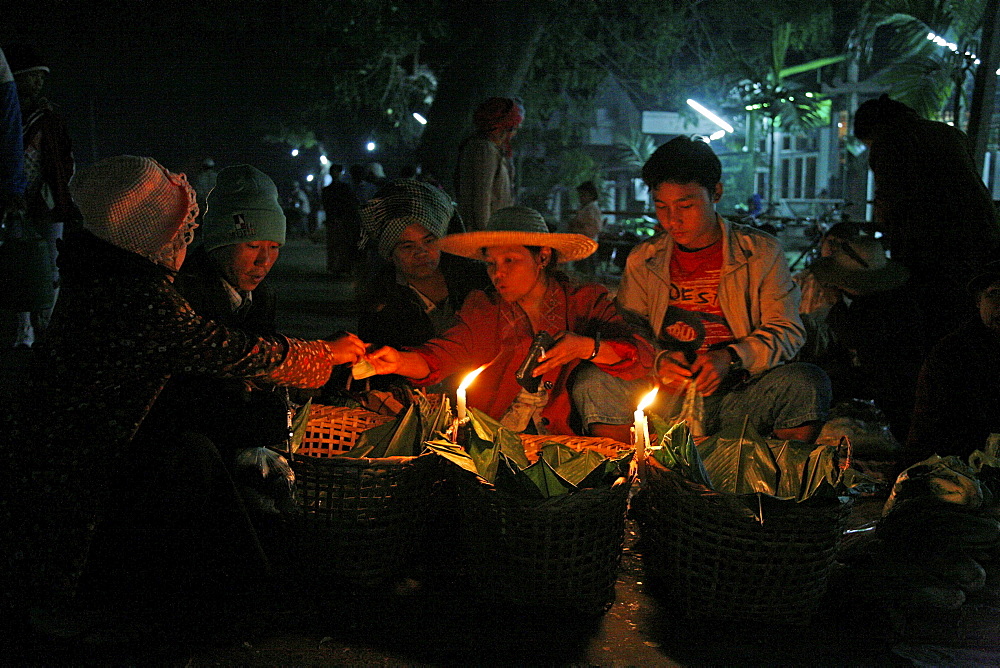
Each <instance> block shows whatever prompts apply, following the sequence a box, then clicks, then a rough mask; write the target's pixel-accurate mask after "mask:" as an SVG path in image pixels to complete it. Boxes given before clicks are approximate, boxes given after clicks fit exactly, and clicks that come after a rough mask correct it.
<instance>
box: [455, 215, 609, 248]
mask: <svg viewBox="0 0 1000 668" xmlns="http://www.w3.org/2000/svg"><path fill="white" fill-rule="evenodd" d="M437 246H438V248H440V249H441V250H443V251H445V252H446V253H451V254H453V255H461V256H462V257H471V258H473V259H476V260H482V259H483V249H484V248H490V247H493V246H547V247H549V248H553V249H555V250H556V251H557V252H558V253H559V261H560V262H573V261H575V260H582V259H583V258H585V257H589V256H590V255H591V254H593V252H594V251H596V250H597V242H596V241H594V240H593V239H590V238H589V237H586V236H584V235H582V234H568V233H564V232H549V228H548V227H547V226H546V225H545V219H544V218H542V214H540V213H538V212H537V211H535V210H534V209H529V208H528V207H526V206H509V207H507V208H505V209H500V210H499V211H497V212H496V213H494V214H493V215H492V216H491V217H490V222H489V223H487V225H486V229H485V230H479V231H476V232H463V233H461V234H449V235H448V236H446V237H444V238H442V239H439V240H438V241H437Z"/></svg>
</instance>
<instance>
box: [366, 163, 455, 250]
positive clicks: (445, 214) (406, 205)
mask: <svg viewBox="0 0 1000 668" xmlns="http://www.w3.org/2000/svg"><path fill="white" fill-rule="evenodd" d="M358 213H359V214H360V216H361V234H362V237H361V245H362V246H365V245H369V244H375V247H376V249H377V250H378V254H379V255H380V256H382V257H383V258H385V259H387V260H389V259H392V251H393V249H394V248H395V247H396V243H398V242H399V236H400V235H401V234H402V233H403V230H405V229H406V228H407V227H409V226H410V225H412V224H414V223H417V224H418V225H421V226H423V228H424V229H426V230H427V231H428V232H429V233H430V234H432V235H434V237H435V238H438V239H440V238H441V237H442V236H444V234H445V232H446V231H447V230H448V223H449V222H450V221H451V219H452V217H453V216H457V215H458V214H457V213H456V212H455V204H454V203H453V202H452V201H451V198H450V197H448V195H446V194H445V193H444V191H443V190H441V189H440V188H435V187H434V186H432V185H430V184H429V183H424V182H423V181H418V180H416V179H396V180H395V181H391V182H390V183H388V184H386V185H385V186H383V187H382V188H381V189H380V190H379V191H378V192H377V193H376V194H375V196H374V197H372V198H371V199H370V200H368V201H367V202H366V203H365V204H364V205H362V207H361V209H360V211H359V212H358Z"/></svg>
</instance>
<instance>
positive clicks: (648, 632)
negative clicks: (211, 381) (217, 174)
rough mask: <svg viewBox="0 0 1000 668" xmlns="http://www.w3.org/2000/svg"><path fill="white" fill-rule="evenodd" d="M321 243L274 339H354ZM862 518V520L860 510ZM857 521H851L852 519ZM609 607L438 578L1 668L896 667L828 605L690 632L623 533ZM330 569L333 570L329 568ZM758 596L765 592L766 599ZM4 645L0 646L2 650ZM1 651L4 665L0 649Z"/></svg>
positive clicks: (28, 648) (295, 284) (59, 651)
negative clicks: (593, 614)
mask: <svg viewBox="0 0 1000 668" xmlns="http://www.w3.org/2000/svg"><path fill="white" fill-rule="evenodd" d="M323 262H324V260H323V250H322V246H321V245H318V244H312V243H310V242H308V241H304V240H298V241H292V242H291V243H289V244H288V246H287V247H286V248H285V249H284V250H283V252H282V257H281V259H280V261H279V264H278V266H277V267H276V268H275V269H274V271H273V284H274V285H275V287H276V288H277V289H278V292H279V295H280V302H281V315H280V317H281V320H282V329H283V331H285V332H286V333H288V334H291V335H298V336H304V337H315V336H323V335H326V334H330V333H332V332H334V331H337V330H340V329H352V328H353V322H354V317H355V314H356V305H355V304H354V301H353V287H352V286H351V285H350V284H348V283H346V282H334V281H332V280H330V279H329V278H328V277H327V276H326V274H325V273H324V272H323V266H324V265H323ZM23 360H24V356H23V355H20V354H15V353H12V352H7V353H6V354H3V355H0V373H3V379H4V382H3V385H2V387H3V389H4V390H6V391H8V392H10V391H16V386H17V383H18V382H19V376H18V373H19V372H20V369H21V367H22V363H23ZM870 510H871V508H867V509H866V510H864V511H862V512H863V513H864V512H870ZM863 519H864V518H863V517H861V516H859V519H858V521H859V522H860V521H862V520H863ZM627 534H628V535H627V544H626V550H625V554H624V558H623V562H622V567H621V573H620V578H619V581H618V584H617V599H616V601H615V603H614V605H613V606H612V607H611V609H610V610H609V611H608V612H607V614H605V615H604V616H603V617H601V618H599V619H596V620H593V619H591V620H586V619H579V618H574V617H572V616H567V615H565V614H557V613H553V612H538V611H530V610H524V609H510V608H506V607H503V606H498V605H494V604H490V603H485V602H482V601H478V600H476V599H475V598H474V597H470V596H468V595H466V593H465V592H464V591H462V589H461V588H460V587H459V586H458V585H457V584H456V583H455V582H448V581H441V582H437V583H435V584H433V585H425V586H424V587H422V588H417V589H412V588H411V589H410V590H407V591H403V592H366V593H363V594H354V595H348V594H344V593H340V594H320V593H318V592H315V591H314V592H310V593H309V594H305V593H303V594H302V595H301V596H292V597H290V599H289V601H287V602H286V603H285V604H284V605H283V606H282V607H281V609H280V612H279V614H277V615H275V616H274V617H273V618H269V619H268V620H267V621H266V624H265V628H264V629H263V630H262V631H260V632H256V633H252V634H251V633H245V634H241V635H238V636H237V637H235V638H233V637H231V638H228V639H227V640H225V641H224V642H221V643H218V642H217V643H215V644H205V643H191V642H183V641H175V642H172V643H171V644H169V645H168V646H166V647H162V646H154V645H153V643H152V640H150V642H149V643H140V646H139V647H133V648H130V649H128V650H116V651H114V652H112V653H106V652H105V651H104V650H87V651H84V652H81V651H79V650H78V649H65V648H58V647H53V646H51V645H48V644H39V643H32V642H30V641H29V642H27V644H26V645H25V643H13V642H12V641H8V643H12V644H8V645H2V644H0V663H4V664H7V665H20V664H36V665H60V664H76V665H79V664H88V665H149V664H155V665H167V666H278V665H281V666H325V665H359V664H360V665H417V666H420V665H428V666H433V665H469V664H474V665H475V664H479V665H490V664H498V665H615V666H647V665H662V666H674V665H678V666H691V665H789V666H791V665H796V666H798V665H810V666H813V665H830V666H840V665H894V664H903V665H906V662H905V661H903V660H902V659H899V658H898V657H895V656H894V655H893V654H892V653H891V651H890V647H891V642H892V638H891V635H890V634H889V633H888V632H887V631H886V627H887V625H886V624H885V622H884V620H883V619H881V618H880V617H879V616H878V615H877V614H876V613H874V612H872V611H866V610H861V609H857V608H852V607H849V606H844V605H843V604H838V603H837V602H836V601H831V603H830V604H829V605H828V606H826V607H825V608H824V611H823V613H822V614H821V615H819V616H818V617H817V618H816V619H815V620H814V621H813V623H812V624H811V625H810V626H808V627H802V628H794V629H790V628H766V627H761V626H760V625H756V624H753V623H752V621H753V620H747V621H748V624H747V625H745V626H739V625H724V624H718V623H686V622H684V621H683V619H682V618H681V617H680V616H679V615H677V614H676V613H675V612H673V611H671V609H670V606H669V601H668V600H664V598H663V597H662V596H658V595H657V592H656V589H655V587H653V586H651V583H650V582H648V581H647V579H646V578H645V576H644V573H643V570H642V562H641V556H640V554H639V551H640V549H641V546H640V545H638V544H637V542H636V527H635V524H634V523H633V522H632V521H631V520H630V521H629V524H628V532H627ZM332 567H335V565H332ZM762 595H766V592H762ZM2 642H3V641H0V643H2ZM4 647H6V648H7V650H8V652H7V654H8V656H7V659H6V660H4V659H3V658H2V653H3V648H4Z"/></svg>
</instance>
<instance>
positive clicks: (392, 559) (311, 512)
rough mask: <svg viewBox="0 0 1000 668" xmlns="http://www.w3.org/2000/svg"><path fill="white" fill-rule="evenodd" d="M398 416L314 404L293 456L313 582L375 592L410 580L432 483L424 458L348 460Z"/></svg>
mask: <svg viewBox="0 0 1000 668" xmlns="http://www.w3.org/2000/svg"><path fill="white" fill-rule="evenodd" d="M390 419H392V418H389V417H386V416H383V415H377V414H375V413H372V412H370V411H366V410H361V409H352V408H338V407H330V406H319V407H314V408H313V411H312V412H311V416H310V419H309V426H308V428H307V430H306V437H305V439H304V440H303V442H302V445H301V446H300V447H299V448H298V449H297V450H296V452H295V453H294V454H293V455H292V456H291V457H290V463H291V466H292V469H293V470H294V471H295V478H296V484H297V486H298V493H299V504H300V507H301V511H302V512H301V513H300V514H299V515H298V516H297V518H296V521H297V528H298V532H297V538H298V548H299V549H298V553H299V557H298V558H299V563H298V566H299V568H300V572H301V573H302V574H303V575H304V576H305V578H306V579H307V580H309V581H312V582H316V583H329V584H333V585H344V586H360V587H373V586H378V585H380V584H384V583H386V582H387V581H389V580H391V579H393V578H396V577H399V576H401V575H403V573H404V570H405V566H406V565H407V562H408V559H409V558H410V555H411V548H412V546H413V544H414V541H415V539H416V537H417V536H418V535H419V532H420V527H421V525H422V522H423V521H424V510H425V508H426V500H427V496H428V486H429V482H428V480H427V476H426V475H425V471H427V470H429V468H430V467H429V466H423V465H422V464H421V463H420V462H419V461H418V460H420V459H421V458H419V457H385V458H379V459H369V458H351V457H343V456H340V455H342V454H343V453H344V452H346V451H348V450H350V449H351V448H352V447H353V446H354V444H355V442H356V441H357V438H358V436H359V435H360V434H361V432H363V431H365V430H366V429H368V428H370V427H373V426H375V425H377V424H382V423H384V422H386V421H388V420H390Z"/></svg>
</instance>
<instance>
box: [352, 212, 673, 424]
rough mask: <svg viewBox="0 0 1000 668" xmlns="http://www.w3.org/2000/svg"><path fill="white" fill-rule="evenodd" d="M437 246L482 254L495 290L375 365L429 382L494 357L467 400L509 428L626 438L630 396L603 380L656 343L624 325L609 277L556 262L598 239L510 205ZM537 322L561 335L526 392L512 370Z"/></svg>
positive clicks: (636, 367)
mask: <svg viewBox="0 0 1000 668" xmlns="http://www.w3.org/2000/svg"><path fill="white" fill-rule="evenodd" d="M437 245H438V247H439V248H440V249H441V250H442V251H445V252H447V253H453V254H455V255H461V256H464V257H470V258H475V259H478V260H482V261H484V262H485V263H486V270H487V273H488V274H489V277H490V281H491V282H492V284H493V289H492V290H490V291H489V292H482V291H475V292H472V293H471V294H470V295H469V297H468V298H467V299H466V301H465V304H464V305H463V306H462V309H461V311H459V313H458V320H459V322H458V324H456V325H455V326H454V327H452V328H451V329H449V330H448V331H447V332H445V333H444V334H442V335H441V336H439V337H436V338H434V339H431V340H430V341H428V342H427V343H425V344H423V345H421V346H417V347H414V348H411V349H408V350H403V351H399V350H396V349H394V348H389V347H385V348H381V349H380V350H377V351H376V352H374V353H372V354H371V355H369V359H370V361H371V362H372V364H373V365H374V366H375V368H376V370H377V371H378V373H380V374H385V373H397V374H400V375H402V376H405V377H407V378H410V379H411V380H412V381H413V382H414V383H415V384H417V385H429V384H431V383H435V382H437V381H439V380H440V379H442V378H444V377H446V376H449V375H451V374H453V373H457V372H461V373H463V374H464V373H466V372H469V371H472V370H474V369H476V368H477V367H479V366H482V365H488V366H487V368H486V369H485V370H484V371H483V372H482V374H481V375H480V376H479V377H478V378H477V379H476V381H475V382H474V383H473V384H472V386H471V387H470V388H469V390H468V404H469V405H470V406H473V407H475V408H478V409H480V410H482V411H484V412H485V413H487V414H488V415H490V416H491V417H493V418H494V419H496V420H500V421H501V422H502V423H503V424H504V425H505V426H507V427H509V428H510V429H512V430H514V431H517V432H529V433H531V432H536V433H550V434H574V433H590V434H592V435H595V436H607V437H611V438H617V439H618V440H621V441H624V442H628V439H629V435H628V425H629V424H630V423H631V420H632V409H633V408H634V404H633V402H632V400H631V398H630V397H625V396H621V395H620V394H619V393H614V392H609V391H607V390H606V389H605V386H604V385H605V384H604V383H602V379H603V378H608V376H609V375H613V376H617V377H619V378H622V379H626V380H634V379H638V378H641V377H643V376H645V375H646V373H647V372H648V370H649V368H650V366H651V365H652V361H653V349H652V346H651V345H650V344H649V343H648V342H647V341H645V340H644V339H641V338H640V337H638V336H636V335H635V334H634V333H633V332H632V331H631V330H630V328H629V327H628V326H627V325H626V324H625V322H624V320H623V319H622V317H621V316H620V315H619V313H618V311H617V310H616V308H615V305H614V303H613V301H612V300H611V298H610V296H609V294H608V291H607V289H606V288H605V287H604V286H601V285H597V284H584V285H576V284H573V283H570V282H569V280H568V279H567V278H566V277H565V276H564V275H563V274H562V273H561V272H558V271H557V270H556V265H557V264H558V263H559V262H563V261H572V260H579V259H582V258H585V257H587V256H588V255H590V254H591V253H593V252H594V251H595V250H596V248H597V244H596V243H595V242H594V241H593V240H592V239H588V238H587V237H585V236H583V235H581V234H563V233H552V232H549V231H548V228H547V226H546V225H545V220H544V219H543V218H542V216H541V214H539V213H538V212H537V211H535V210H534V209H529V208H527V207H523V206H513V207H507V208H505V209H501V210H500V211H497V212H496V213H495V214H493V216H492V217H491V218H490V222H489V225H488V226H487V229H485V230H480V231H475V232H465V233H462V234H454V235H449V236H446V237H444V238H442V239H440V240H439V241H438V242H437ZM540 331H546V332H548V333H549V334H551V335H552V336H553V337H554V338H555V339H556V343H555V345H554V346H552V347H551V349H549V350H548V351H546V353H545V354H544V356H543V361H542V362H541V363H540V364H539V365H538V367H537V368H536V370H535V373H534V375H535V376H537V377H540V378H541V384H540V386H539V391H538V392H535V393H529V392H528V391H527V390H524V389H523V388H522V387H521V386H520V385H519V384H518V383H517V381H516V379H515V377H514V374H515V372H516V371H517V369H518V367H519V366H520V365H521V363H522V362H523V360H524V358H525V357H526V355H527V354H528V349H529V347H530V346H531V342H532V340H533V338H534V336H535V334H536V333H537V332H540ZM584 361H587V362H590V364H586V365H581V363H582V362H584ZM612 385H614V384H612Z"/></svg>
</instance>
